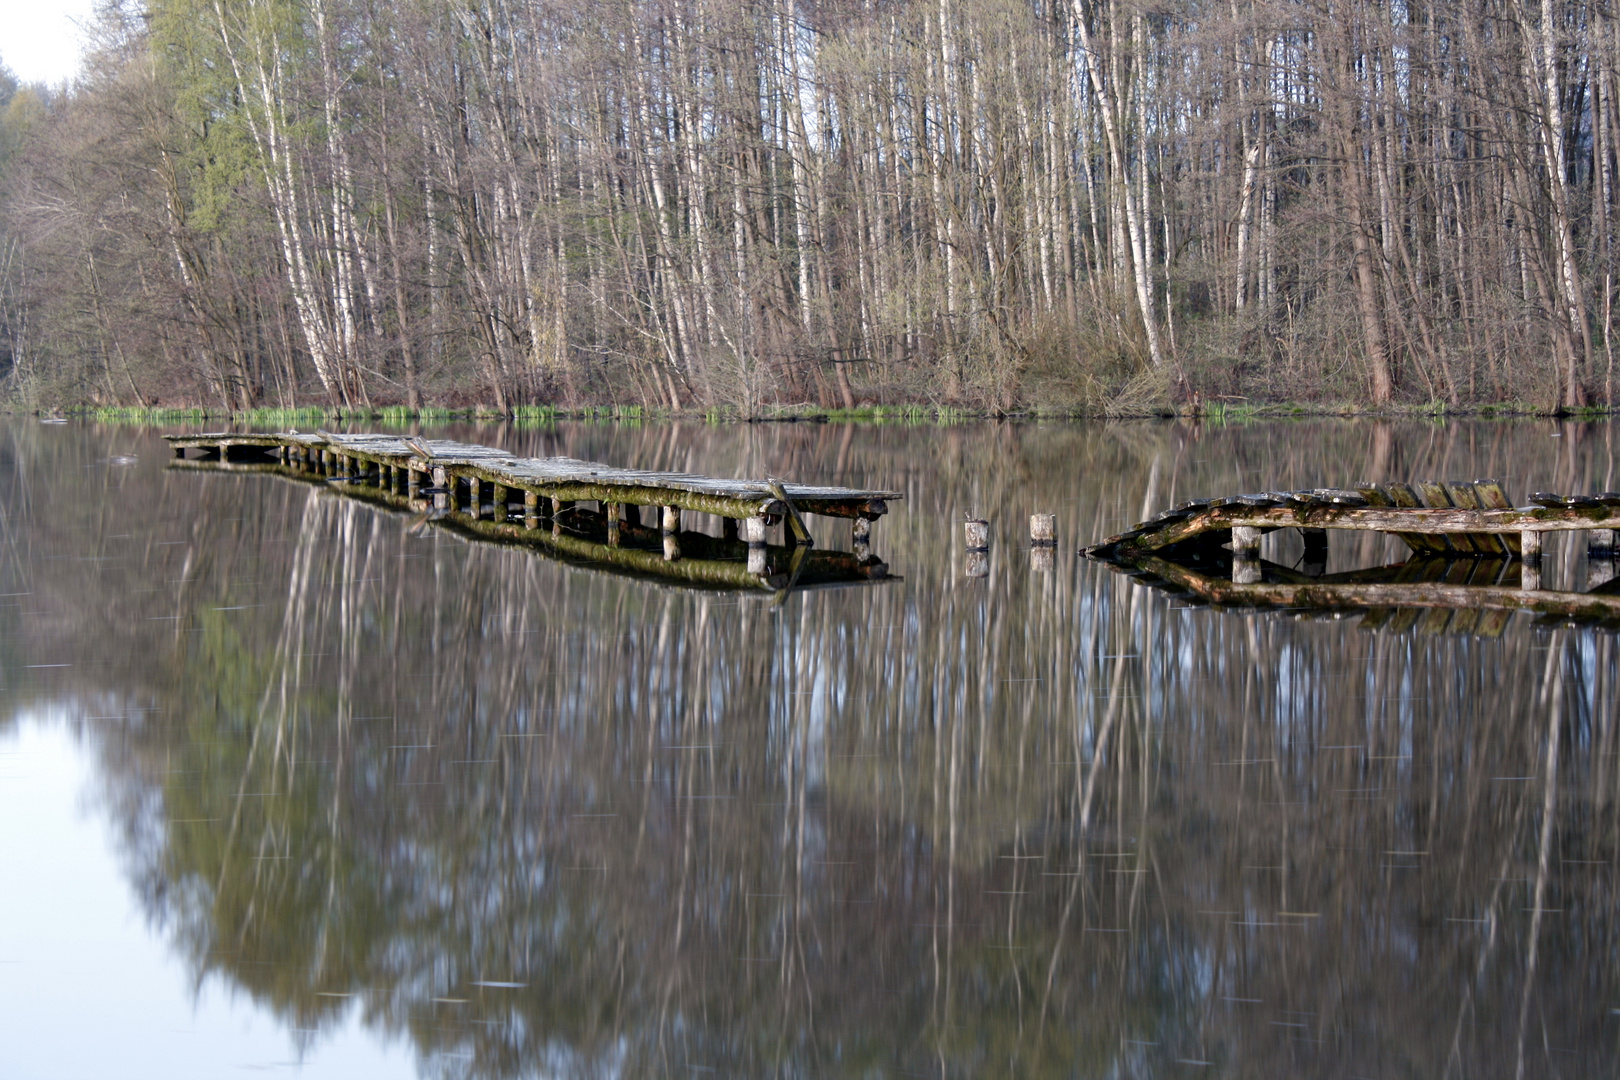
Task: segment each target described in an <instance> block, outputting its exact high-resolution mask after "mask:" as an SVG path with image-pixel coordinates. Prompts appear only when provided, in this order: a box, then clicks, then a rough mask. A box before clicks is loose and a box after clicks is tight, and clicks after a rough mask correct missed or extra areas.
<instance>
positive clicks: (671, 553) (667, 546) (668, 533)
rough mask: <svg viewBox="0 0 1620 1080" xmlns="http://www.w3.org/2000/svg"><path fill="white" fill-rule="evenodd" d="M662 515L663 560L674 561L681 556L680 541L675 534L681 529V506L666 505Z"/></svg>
mask: <svg viewBox="0 0 1620 1080" xmlns="http://www.w3.org/2000/svg"><path fill="white" fill-rule="evenodd" d="M663 516H664V520H663V526H664V561H665V562H674V561H675V560H676V559H679V558H680V557H681V541H680V537H679V536H678V535H677V534H678V533H679V532H680V531H681V508H680V507H678V506H666V507H664V515H663Z"/></svg>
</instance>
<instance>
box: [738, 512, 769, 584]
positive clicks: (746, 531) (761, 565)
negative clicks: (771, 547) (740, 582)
mask: <svg viewBox="0 0 1620 1080" xmlns="http://www.w3.org/2000/svg"><path fill="white" fill-rule="evenodd" d="M742 526H743V539H744V540H746V541H748V572H749V573H750V574H763V573H764V572H765V519H764V518H762V517H751V518H743V523H742Z"/></svg>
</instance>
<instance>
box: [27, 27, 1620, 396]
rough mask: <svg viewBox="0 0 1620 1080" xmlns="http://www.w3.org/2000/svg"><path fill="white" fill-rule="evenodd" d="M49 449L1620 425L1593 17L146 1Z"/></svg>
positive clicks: (48, 137) (33, 283)
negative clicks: (393, 435)
mask: <svg viewBox="0 0 1620 1080" xmlns="http://www.w3.org/2000/svg"><path fill="white" fill-rule="evenodd" d="M91 35H92V38H93V43H92V47H91V49H90V50H89V51H88V52H87V54H86V58H85V63H84V66H83V69H82V71H81V74H80V76H79V77H78V78H77V79H76V80H75V81H74V82H72V83H71V84H69V85H66V86H62V87H56V88H43V87H18V86H17V85H16V81H15V80H14V79H11V78H10V77H9V76H3V77H0V186H3V190H0V330H3V333H0V373H3V378H4V383H5V385H4V392H5V393H6V394H7V395H9V397H10V398H11V399H12V400H13V401H14V402H21V403H23V404H26V405H30V406H47V407H48V406H57V405H65V404H73V403H97V404H106V405H126V406H128V405H134V406H151V405H179V404H191V405H205V406H210V407H214V408H228V409H244V408H250V407H256V406H283V407H286V406H296V405H336V406H347V407H354V408H380V407H386V406H404V407H408V408H420V407H422V406H424V405H462V406H465V405H474V404H477V405H487V406H490V407H493V408H495V409H499V410H501V411H511V410H515V409H518V408H521V407H523V406H532V405H563V406H577V405H583V404H620V405H642V406H649V407H655V408H672V409H690V408H703V409H717V408H718V409H727V410H733V411H735V412H738V413H742V414H747V415H758V414H761V413H763V412H767V411H770V410H772V409H779V408H783V407H794V406H803V405H804V404H806V403H808V404H809V405H810V406H812V407H815V408H846V409H847V408H854V407H858V406H862V405H869V404H901V403H923V404H935V405H950V406H953V407H961V408H970V409H983V410H991V411H998V410H1014V409H1021V408H1029V407H1044V408H1053V409H1083V410H1109V409H1112V410H1133V409H1143V408H1152V407H1162V406H1166V405H1172V406H1176V407H1181V408H1189V407H1190V408H1196V407H1198V405H1199V404H1201V403H1216V402H1232V401H1239V400H1248V401H1256V400H1271V401H1276V400H1293V401H1315V402H1320V403H1360V404H1370V405H1375V406H1381V405H1386V404H1435V405H1444V406H1448V407H1449V406H1457V405H1469V404H1482V403H1492V402H1510V403H1514V402H1516V403H1527V404H1534V405H1538V406H1541V407H1559V408H1577V407H1580V406H1583V405H1590V404H1605V403H1609V402H1611V401H1612V394H1613V385H1614V347H1613V344H1612V331H1613V328H1614V326H1615V312H1614V300H1615V292H1616V282H1615V270H1616V253H1615V231H1616V226H1615V221H1614V215H1615V213H1616V211H1617V210H1620V202H1617V199H1620V196H1617V191H1616V185H1617V176H1616V170H1617V168H1620V115H1617V112H1616V110H1617V105H1620V102H1617V100H1616V96H1617V92H1620V80H1617V77H1616V69H1617V66H1620V29H1617V25H1616V18H1615V12H1614V11H1613V10H1612V9H1611V8H1609V7H1607V6H1605V5H1603V4H1600V3H1596V2H1593V0H1461V2H1458V3H1447V4H1436V5H1425V4H1422V3H1419V2H1415V0H1389V2H1387V3H1380V2H1378V0H1298V2H1295V0H1222V2H1219V3H1215V2H1211V0H1060V2H1058V3H1049V2H1048V0H926V2H922V0H597V2H595V3H592V4H589V5H583V6H581V5H578V4H574V3H560V2H557V0H399V2H382V0H146V2H144V3H143V2H141V0H122V2H120V0H112V2H111V3H109V4H107V5H106V6H104V7H103V8H102V9H101V10H100V12H99V13H98V16H97V18H96V21H95V24H94V25H93V27H91Z"/></svg>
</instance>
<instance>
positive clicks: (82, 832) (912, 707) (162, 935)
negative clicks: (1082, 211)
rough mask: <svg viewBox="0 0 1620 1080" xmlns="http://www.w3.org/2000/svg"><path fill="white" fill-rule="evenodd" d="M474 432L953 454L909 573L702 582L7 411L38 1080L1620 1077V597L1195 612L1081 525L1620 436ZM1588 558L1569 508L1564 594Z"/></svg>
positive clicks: (12, 676) (1, 831)
mask: <svg viewBox="0 0 1620 1080" xmlns="http://www.w3.org/2000/svg"><path fill="white" fill-rule="evenodd" d="M433 433H434V434H435V435H440V434H442V435H444V436H447V437H452V438H459V439H463V440H465V441H471V442H485V443H491V444H495V445H501V446H504V447H507V448H509V449H511V450H512V451H513V452H515V453H565V454H569V455H572V456H575V457H582V458H589V459H595V460H601V461H606V462H609V463H611V464H615V465H625V466H632V467H638V468H649V469H672V468H679V469H689V470H693V471H703V472H712V473H717V474H722V475H750V476H760V475H765V474H771V475H778V476H785V477H788V478H791V479H793V480H800V481H804V482H821V483H843V484H849V485H853V486H871V487H882V488H893V489H895V490H901V491H904V492H905V493H906V499H905V500H904V501H903V502H900V503H897V504H895V505H894V506H893V507H892V510H891V513H890V514H889V516H888V517H887V518H885V519H884V520H882V521H880V522H878V523H877V526H876V528H875V529H874V531H873V550H874V552H875V553H876V554H878V555H880V556H881V557H882V558H883V559H884V560H885V561H886V562H887V563H888V564H889V567H890V569H891V571H892V572H893V573H894V574H895V575H897V576H898V577H899V578H900V579H901V580H897V581H890V582H888V583H884V584H874V585H867V586H859V587H850V588H841V589H825V590H814V591H806V592H796V593H793V594H791V595H789V596H787V597H786V598H784V599H780V600H779V602H773V598H772V596H771V595H770V594H769V593H762V594H760V595H758V596H755V595H751V594H737V593H707V592H701V591H693V590H686V589H680V588H674V587H668V586H661V585H657V584H652V583H648V582H643V581H636V580H629V579H625V578H622V577H616V576H612V575H606V574H599V573H594V572H592V571H590V570H586V569H580V568H577V567H569V566H563V565H560V564H557V563H555V562H551V561H548V560H546V559H544V558H541V557H538V556H536V555H533V554H530V553H527V552H524V551H518V550H512V549H508V548H497V547H491V546H483V545H473V544H468V543H465V542H463V541H461V540H458V539H457V538H455V537H454V536H451V535H449V534H447V533H444V532H441V531H438V530H433V529H413V528H412V527H411V526H412V522H411V520H410V519H408V518H405V517H400V516H396V515H392V514H387V513H381V512H378V511H376V510H374V509H371V508H368V507H367V506H365V505H362V504H360V503H358V502H356V501H354V500H351V499H345V498H343V497H342V496H341V495H340V494H338V493H337V492H335V491H331V490H327V489H317V488H313V487H310V486H308V485H302V484H297V483H292V482H288V481H285V480H281V479H277V478H273V477H266V476H225V475H203V474H199V473H197V472H179V471H174V470H167V469H165V467H164V466H165V462H166V459H167V451H166V449H165V448H164V447H163V445H162V444H161V442H160V441H159V440H158V439H157V438H156V435H155V434H152V433H141V432H137V431H134V430H131V429H123V428H101V427H93V426H80V425H67V426H42V425H38V424H33V423H26V422H14V423H10V424H7V425H6V426H4V427H3V428H0V507H3V513H4V518H3V526H4V533H3V540H4V544H5V548H4V559H3V562H0V593H4V594H6V595H5V596H3V597H0V860H3V865H4V866H5V867H6V882H5V885H4V886H3V887H0V1017H3V1019H0V1039H3V1042H4V1045H5V1046H6V1047H7V1050H6V1055H7V1073H8V1075H13V1074H15V1075H19V1076H28V1077H35V1076H37V1077H59V1076H60V1077H69V1076H72V1077H77V1076H94V1075H120V1076H139V1075H152V1076H157V1075H163V1076H218V1075H222V1074H224V1073H225V1072H226V1071H228V1070H233V1069H235V1068H236V1067H239V1066H248V1067H253V1068H257V1069H270V1070H273V1071H283V1072H289V1073H299V1074H301V1075H311V1076H315V1075H328V1074H330V1075H339V1074H341V1075H347V1076H409V1075H421V1076H434V1077H438V1076H446V1077H460V1076H469V1077H508V1076H511V1077H517V1076H578V1077H597V1076H681V1077H691V1076H695V1077H710V1076H739V1077H743V1076H746V1077H758V1076H805V1077H812V1076H813V1077H836V1076H859V1077H900V1076H913V1075H921V1076H933V1077H968V1076H984V1075H1007V1076H1030V1077H1082V1076H1104V1075H1106V1076H1125V1077H1132V1076H1141V1077H1148V1076H1179V1075H1197V1076H1234V1077H1236V1076H1264V1075H1291V1074H1292V1075H1311V1076H1324V1077H1339V1076H1343V1077H1352V1076H1376V1077H1382V1076H1424V1077H1438V1076H1448V1075H1449V1076H1457V1077H1475V1076H1479V1077H1496V1076H1521V1075H1522V1076H1550V1075H1557V1076H1571V1077H1582V1076H1596V1075H1612V1074H1613V1072H1614V1070H1615V1066H1616V1063H1617V1061H1620V1057H1617V1050H1616V1048H1617V1040H1620V986H1617V985H1616V982H1617V979H1620V973H1617V970H1616V965H1615V964H1614V962H1613V957H1614V955H1615V953H1616V950H1617V948H1620V937H1617V934H1616V930H1617V918H1616V910H1617V909H1616V895H1615V892H1616V884H1617V878H1616V858H1617V856H1620V802H1617V792H1616V789H1617V787H1620V772H1617V769H1620V761H1617V759H1616V758H1617V753H1620V745H1617V740H1616V730H1615V728H1616V720H1617V715H1616V714H1617V709H1616V675H1617V670H1616V650H1615V639H1614V637H1613V635H1611V634H1607V633H1603V632H1601V631H1595V630H1591V629H1581V628H1566V627H1559V626H1548V625H1538V624H1536V623H1535V621H1534V620H1532V619H1531V618H1530V617H1528V616H1523V615H1520V616H1514V617H1513V619H1512V620H1510V622H1509V624H1508V627H1507V629H1506V631H1505V632H1503V633H1502V634H1501V636H1500V637H1490V638H1486V637H1479V636H1476V635H1472V634H1468V633H1444V632H1434V631H1437V630H1444V628H1445V624H1444V622H1443V621H1442V622H1441V623H1433V622H1427V621H1425V622H1419V623H1418V624H1417V626H1415V627H1414V628H1412V629H1410V630H1407V631H1404V632H1370V631H1366V630H1361V629H1358V628H1357V626H1356V625H1355V624H1354V623H1353V622H1351V621H1341V622H1334V621H1320V620H1312V619H1302V620H1296V619H1293V618H1290V617H1287V616H1286V615H1279V614H1275V613H1248V614H1232V613H1225V612H1217V611H1211V610H1208V609H1202V608H1197V607H1183V606H1177V604H1176V602H1175V600H1174V599H1173V598H1172V597H1169V596H1167V595H1165V594H1164V593H1161V592H1156V591H1153V590H1147V589H1143V588H1140V587H1138V586H1136V585H1134V584H1133V583H1132V581H1131V579H1129V578H1128V577H1125V576H1122V575H1119V574H1116V573H1113V572H1111V571H1110V570H1108V569H1107V568H1104V567H1101V566H1099V565H1096V564H1094V563H1090V562H1088V561H1086V560H1085V559H1083V558H1081V557H1079V556H1078V555H1077V554H1076V549H1077V548H1079V547H1080V546H1082V545H1084V544H1086V543H1090V542H1092V541H1094V540H1097V539H1100V538H1101V537H1103V536H1105V535H1107V534H1109V533H1112V532H1115V531H1118V530H1119V529H1120V528H1123V527H1124V526H1126V525H1128V524H1130V523H1131V522H1133V521H1135V520H1136V519H1138V518H1140V517H1142V516H1145V515H1146V514H1148V513H1151V512H1153V511H1156V510H1158V509H1161V508H1162V507H1164V506H1167V505H1170V504H1172V503H1174V502H1177V501H1180V500H1183V499H1185V498H1190V497H1195V496H1203V495H1218V494H1227V493H1235V492H1238V491H1252V490H1257V489H1266V488H1297V487H1310V486H1320V485H1343V484H1347V483H1351V482H1353V481H1356V480H1361V479H1371V480H1380V479H1410V478H1430V477H1436V478H1451V477H1464V478H1473V477H1478V476H1492V477H1496V478H1499V479H1501V480H1502V481H1503V483H1504V485H1505V487H1506V488H1507V491H1508V493H1509V495H1510V496H1511V497H1513V498H1514V499H1516V500H1522V499H1523V497H1524V496H1525V494H1526V493H1527V492H1529V491H1532V490H1541V489H1552V490H1560V491H1574V490H1581V491H1593V490H1613V489H1614V488H1615V487H1616V486H1620V485H1617V484H1616V482H1615V477H1614V475H1613V471H1614V460H1615V459H1614V452H1613V439H1614V435H1615V432H1614V431H1613V429H1612V428H1609V427H1604V426H1596V427H1594V426H1579V425H1562V426H1557V425H1553V424H1550V423H1546V422H1542V423H1528V422H1527V423H1511V424H1510V423H1496V424H1485V423H1481V424H1456V423H1452V424H1445V425H1427V424H1386V423H1372V422H1356V421H1344V422H1309V423H1298V424H1276V425H1263V426H1255V427H1246V428H1212V427H1202V428H1200V427H1188V426H1181V425H1169V424H1145V423H1143V424H1119V425H1102V424H1096V425H1078V424H1062V425H1056V424H1054V425H1037V424H985V425H964V426H959V427H948V428H910V427H840V426H837V425H812V424H794V425H752V426H736V427H710V426H704V425H662V426H659V425H648V426H645V427H633V426H612V425H567V424H565V425H562V426H559V427H556V428H548V429H543V430H514V429H510V428H503V427H487V428H475V427H473V426H471V425H463V426H453V427H449V428H444V429H436V430H435V431H434V432H433ZM117 455H134V456H136V457H137V458H138V462H137V463H136V464H134V465H118V464H114V463H112V461H111V460H110V459H112V458H113V457H115V456H117ZM1034 511H1049V512H1053V513H1055V514H1056V515H1057V522H1058V535H1059V537H1060V542H1059V547H1058V549H1057V553H1056V558H1055V560H1054V565H1052V567H1051V568H1050V569H1039V568H1037V565H1036V561H1035V560H1033V559H1032V553H1031V552H1030V550H1029V549H1028V545H1027V542H1026V541H1025V540H1024V537H1025V536H1026V535H1027V533H1026V529H1027V519H1028V515H1029V514H1030V513H1032V512H1034ZM966 513H972V514H976V515H979V516H983V517H985V518H987V519H989V520H990V521H991V522H992V529H993V542H992V547H991V552H990V564H989V574H988V576H987V577H983V578H977V577H969V576H968V574H967V573H966V570H967V558H966V555H965V553H964V552H963V551H962V544H961V529H960V522H961V520H962V517H963V515H964V514H966ZM843 528H844V529H847V526H844V527H843ZM812 529H813V530H816V531H817V539H818V541H821V542H823V543H828V544H832V545H834V546H839V545H841V546H844V547H847V546H848V544H849V539H848V536H847V535H841V534H840V527H839V526H837V525H836V523H829V522H826V521H819V522H813V523H812ZM1287 543H1288V541H1287V540H1286V539H1285V538H1280V539H1279V540H1278V541H1274V542H1273V544H1274V546H1273V548H1272V549H1271V550H1270V551H1269V555H1271V556H1274V557H1276V558H1278V559H1287V558H1288V557H1289V556H1290V552H1289V549H1288V548H1287V546H1286V545H1287ZM1399 557H1400V552H1399V550H1398V549H1397V548H1396V547H1395V546H1394V544H1393V542H1386V541H1383V540H1381V539H1379V538H1374V537H1367V538H1355V539H1346V540H1343V541H1342V542H1336V546H1335V548H1334V551H1333V554H1332V558H1331V563H1332V564H1333V566H1334V567H1342V566H1350V565H1371V564H1374V563H1377V562H1380V561H1386V560H1389V559H1394V558H1399ZM1584 574H1585V565H1584V554H1583V553H1582V552H1581V551H1579V550H1577V549H1576V547H1575V546H1574V543H1573V542H1572V541H1570V542H1563V543H1560V544H1557V545H1553V546H1552V549H1551V551H1550V553H1549V560H1548V563H1547V566H1546V569H1545V571H1544V580H1545V581H1546V582H1547V584H1548V585H1549V586H1552V587H1558V588H1572V587H1578V586H1579V584H1580V583H1581V582H1582V581H1583V580H1584V576H1583V575H1584ZM17 1047H22V1048H24V1049H23V1050H21V1051H20V1052H19V1051H16V1050H15V1048H17ZM13 1069H16V1071H15V1073H13V1072H12V1070H13Z"/></svg>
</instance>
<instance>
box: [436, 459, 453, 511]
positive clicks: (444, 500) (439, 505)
mask: <svg viewBox="0 0 1620 1080" xmlns="http://www.w3.org/2000/svg"><path fill="white" fill-rule="evenodd" d="M433 486H434V487H436V488H440V489H442V490H440V491H439V492H438V493H436V494H435V495H434V496H433V509H435V510H448V509H450V495H451V492H450V491H449V490H448V488H449V487H450V474H449V473H447V472H445V471H444V466H443V465H435V466H434V467H433Z"/></svg>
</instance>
